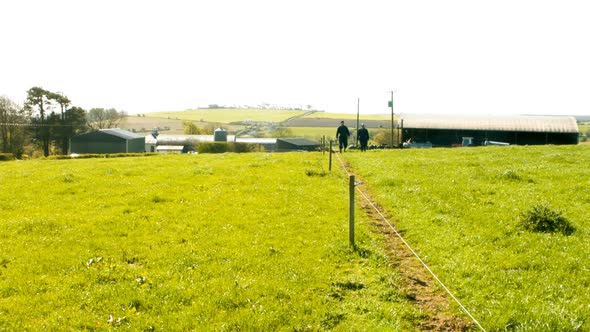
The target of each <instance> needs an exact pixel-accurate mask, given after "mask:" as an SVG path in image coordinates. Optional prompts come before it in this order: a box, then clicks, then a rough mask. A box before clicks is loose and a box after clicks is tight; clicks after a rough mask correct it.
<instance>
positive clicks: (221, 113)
mask: <svg viewBox="0 0 590 332" xmlns="http://www.w3.org/2000/svg"><path fill="white" fill-rule="evenodd" d="M304 113H305V111H295V110H270V109H233V108H232V109H227V108H219V109H196V110H187V111H176V112H155V113H146V114H145V116H146V117H157V118H170V119H180V120H193V121H204V122H219V123H232V122H243V121H247V120H253V121H267V122H282V121H285V120H287V119H288V118H290V117H293V116H298V115H302V114H304Z"/></svg>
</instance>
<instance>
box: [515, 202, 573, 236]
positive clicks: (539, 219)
mask: <svg viewBox="0 0 590 332" xmlns="http://www.w3.org/2000/svg"><path fill="white" fill-rule="evenodd" d="M520 227H521V228H522V229H524V230H527V231H531V232H540V233H562V234H564V235H570V234H572V233H573V232H574V231H575V228H574V226H572V225H571V224H570V222H569V221H568V220H567V219H566V218H565V217H564V216H563V215H562V214H561V212H559V211H554V210H551V209H550V208H549V207H548V206H546V205H535V206H534V207H533V208H532V209H530V210H528V211H526V212H524V213H522V214H521V216H520Z"/></svg>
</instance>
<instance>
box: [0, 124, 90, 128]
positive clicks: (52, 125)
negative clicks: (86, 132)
mask: <svg viewBox="0 0 590 332" xmlns="http://www.w3.org/2000/svg"><path fill="white" fill-rule="evenodd" d="M0 126H9V127H84V126H82V125H75V124H50V123H0Z"/></svg>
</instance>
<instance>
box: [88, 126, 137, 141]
mask: <svg viewBox="0 0 590 332" xmlns="http://www.w3.org/2000/svg"><path fill="white" fill-rule="evenodd" d="M99 131H102V132H103V133H107V134H110V135H113V136H117V137H120V138H124V139H135V138H143V136H141V135H137V134H135V133H132V132H130V131H128V130H123V129H119V128H110V129H99Z"/></svg>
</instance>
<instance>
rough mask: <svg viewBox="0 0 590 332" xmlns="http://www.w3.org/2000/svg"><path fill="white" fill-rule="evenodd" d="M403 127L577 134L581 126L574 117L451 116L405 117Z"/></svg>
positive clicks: (404, 115)
mask: <svg viewBox="0 0 590 332" xmlns="http://www.w3.org/2000/svg"><path fill="white" fill-rule="evenodd" d="M400 117H401V119H403V127H404V128H416V129H455V130H456V129H460V130H494V131H520V132H548V133H577V132H578V131H579V130H578V124H577V122H576V119H575V118H574V117H572V116H539V115H518V116H474V115H466V116H450V115H424V114H403V115H401V116H400Z"/></svg>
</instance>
